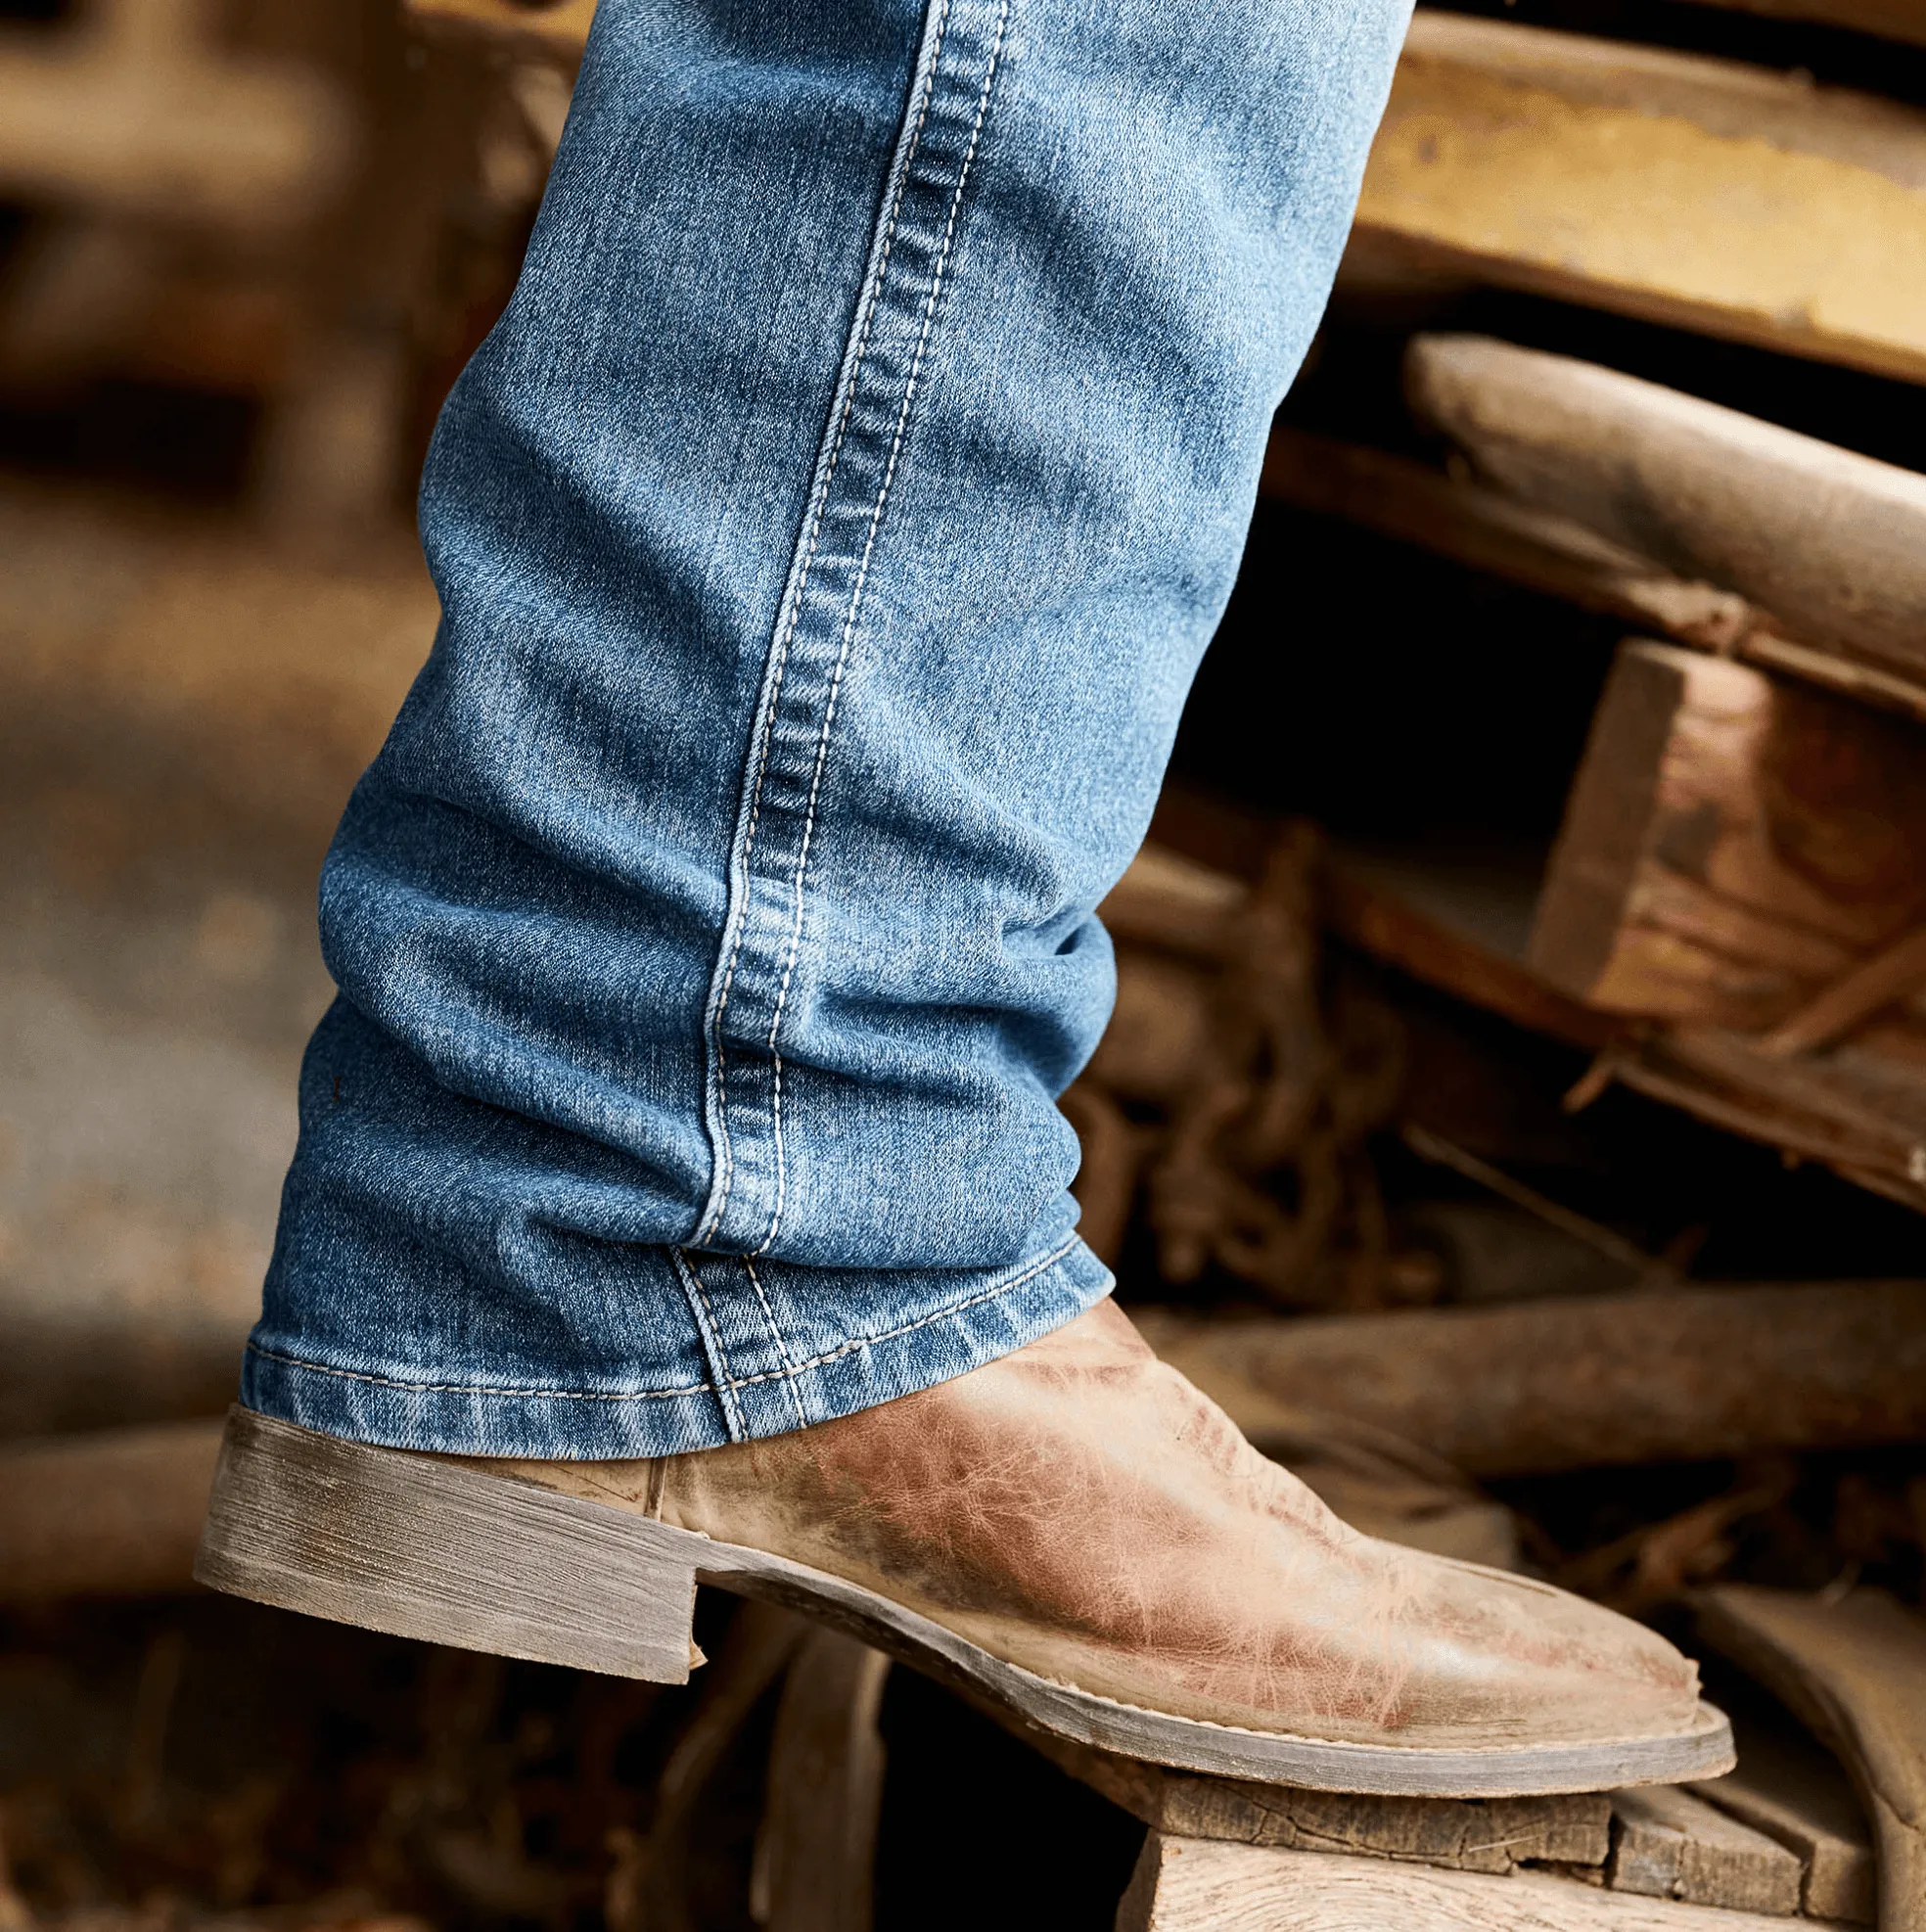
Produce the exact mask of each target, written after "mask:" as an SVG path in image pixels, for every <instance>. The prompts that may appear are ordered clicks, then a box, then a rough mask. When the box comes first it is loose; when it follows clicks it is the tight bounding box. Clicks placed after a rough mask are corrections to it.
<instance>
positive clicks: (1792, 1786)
mask: <svg viewBox="0 0 1926 1932" xmlns="http://www.w3.org/2000/svg"><path fill="white" fill-rule="evenodd" d="M1691 1789H1692V1790H1694V1791H1696V1792H1697V1793H1698V1794H1699V1796H1700V1797H1702V1798H1705V1799H1708V1800H1709V1801H1710V1802H1711V1803H1713V1804H1715V1805H1717V1806H1718V1807H1719V1809H1720V1811H1722V1812H1728V1813H1730V1815H1731V1816H1732V1817H1735V1818H1738V1819H1740V1820H1741V1821H1742V1822H1744V1823H1746V1824H1749V1825H1751V1826H1752V1827H1753V1828H1754V1829H1755V1830H1757V1831H1763V1832H1765V1835H1766V1836H1767V1837H1768V1838H1774V1839H1776V1840H1777V1841H1778V1842H1779V1843H1780V1844H1781V1845H1783V1846H1784V1847H1785V1848H1786V1849H1787V1850H1788V1851H1789V1852H1791V1853H1792V1854H1793V1855H1794V1856H1795V1857H1796V1858H1797V1859H1798V1860H1799V1861H1800V1863H1801V1865H1802V1866H1803V1868H1804V1876H1803V1882H1802V1886H1801V1891H1800V1907H1801V1909H1802V1910H1804V1912H1805V1913H1806V1915H1807V1916H1808V1917H1809V1918H1830V1919H1837V1920H1843V1921H1845V1922H1846V1923H1848V1924H1853V1925H1870V1924H1871V1923H1872V1922H1873V1919H1874V1917H1875V1916H1876V1913H1877V1897H1878V1895H1877V1884H1876V1880H1877V1868H1876V1866H1875V1864H1874V1862H1873V1854H1872V1841H1871V1837H1870V1834H1869V1833H1868V1831H1867V1828H1866V1821H1865V1816H1864V1814H1863V1813H1862V1812H1861V1811H1860V1809H1859V1807H1858V1805H1857V1803H1856V1802H1855V1801H1854V1797H1853V1793H1852V1789H1851V1787H1850V1786H1849V1785H1848V1784H1847V1782H1846V1779H1845V1777H1844V1775H1843V1774H1842V1772H1841V1771H1840V1770H1839V1768H1838V1766H1837V1765H1836V1764H1834V1763H1833V1761H1832V1760H1831V1759H1829V1758H1828V1757H1826V1755H1825V1754H1824V1753H1823V1752H1822V1751H1819V1750H1817V1749H1816V1747H1814V1746H1811V1744H1809V1743H1808V1742H1807V1741H1806V1740H1805V1738H1804V1737H1800V1738H1798V1739H1797V1740H1795V1739H1793V1738H1790V1737H1780V1736H1776V1735H1767V1734H1761V1733H1757V1732H1754V1731H1752V1730H1748V1731H1747V1732H1746V1734H1745V1735H1744V1736H1743V1737H1742V1738H1741V1740H1740V1749H1739V1765H1738V1769H1737V1770H1736V1771H1727V1772H1726V1774H1725V1775H1724V1776H1723V1777H1715V1778H1709V1779H1707V1780H1706V1781H1705V1782H1704V1783H1702V1784H1695V1785H1693V1786H1692V1787H1691Z"/></svg>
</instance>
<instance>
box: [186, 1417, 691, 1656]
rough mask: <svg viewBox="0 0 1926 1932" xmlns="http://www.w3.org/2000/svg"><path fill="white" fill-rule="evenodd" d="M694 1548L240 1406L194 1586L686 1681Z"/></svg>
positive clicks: (680, 1537)
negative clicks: (278, 1420) (197, 1582)
mask: <svg viewBox="0 0 1926 1932" xmlns="http://www.w3.org/2000/svg"><path fill="white" fill-rule="evenodd" d="M703 1542H704V1539H702V1538H700V1537H695V1536H692V1535H690V1534H689V1533H688V1532H687V1531H684V1530H675V1529H670V1528H669V1527H667V1526H666V1525H665V1524H662V1523H656V1522H651V1521H648V1520H646V1519H644V1518H640V1517H635V1516H630V1515H626V1514H624V1513H623V1512H620V1511H618V1510H614V1509H610V1508H607V1507H604V1506H601V1505H598V1504H595V1503H590V1502H583V1501H581V1500H579V1499H578V1498H576V1497H573V1496H566V1495H556V1494H555V1493H554V1492H553V1491H550V1490H544V1489H540V1488H537V1487H536V1486H535V1485H533V1484H531V1483H521V1482H515V1481H512V1480H510V1479H509V1478H506V1477H502V1476H491V1475H485V1474H483V1473H482V1472H481V1471H480V1470H476V1469H470V1468H468V1467H465V1466H464V1465H463V1464H461V1463H458V1462H449V1461H444V1460H442V1459H441V1458H439V1457H436V1456H429V1455H417V1454H411V1453H408V1452H405V1451H402V1450H398V1449H371V1448H369V1447H368V1446H367V1445H365V1444H362V1443H349V1442H343V1441H341V1440H339V1439H338V1438H336V1437H333V1436H323V1435H318V1434H316V1433H315V1432H314V1431H313V1430H311V1429H301V1428H297V1427H295V1426H294V1425H293V1424H291V1423H286V1422H277V1421H275V1420H273V1419H272V1418H270V1417H268V1416H264V1415H257V1414H255V1413H254V1412H253V1411H252V1410H251V1409H245V1408H239V1407H237V1408H233V1409H230V1410H229V1411H228V1418H227V1433H226V1435H225V1437H224V1438H223V1440H222V1443H221V1452H220V1462H219V1465H218V1467H217V1468H216V1469H215V1472H214V1487H213V1494H212V1495H211V1496H210V1497H209V1499H208V1504H207V1522H206V1528H205V1529H204V1530H203V1532H202V1535H201V1553H200V1556H199V1558H198V1559H197V1561H196V1563H195V1566H194V1574H195V1576H196V1578H197V1579H198V1580H199V1581H200V1582H202V1583H204V1584H207V1585H209V1586H211V1587H213V1588H215V1589H219V1590H226V1591H229V1592H230V1593H231V1594H233V1595H236V1596H247V1597H252V1598H253V1599H254V1600H255V1601H256V1602H260V1603H272V1604H275V1605H277V1606H279V1607H280V1608H281V1609H284V1610H298V1611H301V1612H304V1613H305V1614H306V1615H308V1616H310V1617H328V1618H332V1619H333V1620H334V1621H336V1622H338V1623H345V1624H359V1625H362V1626H364V1627H365V1628H367V1629H370V1630H378V1631H389V1632H391V1633H393V1634H395V1635H396V1636H412V1637H420V1638H422V1639H424V1640H425V1641H427V1642H430V1643H451V1644H457V1645H459V1646H461V1647H462V1648H464V1649H468V1650H487V1651H492V1652H494V1653H496V1654H497V1655H499V1656H505V1657H527V1658H532V1659H534V1660H535V1661H536V1662H538V1663H544V1664H566V1665H571V1666H573V1668H575V1669H577V1670H584V1671H601V1672H605V1673H607V1674H608V1675H610V1676H613V1677H625V1678H643V1679H648V1680H649V1681H650V1682H652V1683H685V1682H687V1681H688V1677H689V1667H690V1664H691V1662H692V1661H693V1650H692V1643H691V1637H690V1624H691V1619H692V1617H693V1614H694V1610H695V1596H696V1573H695V1566H694V1562H693V1560H692V1557H693V1554H694V1552H695V1551H696V1550H698V1549H700V1548H701V1547H702V1545H703Z"/></svg>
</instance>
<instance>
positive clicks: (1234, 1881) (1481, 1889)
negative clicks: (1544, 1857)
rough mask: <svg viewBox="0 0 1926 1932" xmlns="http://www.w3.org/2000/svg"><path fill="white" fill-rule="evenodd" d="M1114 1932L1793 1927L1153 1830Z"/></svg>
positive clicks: (1741, 1931)
mask: <svg viewBox="0 0 1926 1932" xmlns="http://www.w3.org/2000/svg"><path fill="white" fill-rule="evenodd" d="M1117 1932H1786V1922H1785V1920H1784V1919H1783V1918H1778V1917H1771V1916H1767V1915H1766V1914H1765V1913H1762V1912H1752V1911H1731V1910H1724V1909H1718V1908H1714V1907H1706V1906H1694V1905H1686V1904H1683V1903H1681V1902H1679V1901H1676V1900H1673V1899H1644V1898H1638V1897H1636V1896H1634V1895H1633V1894H1631V1893H1628V1892H1608V1891H1599V1890H1594V1889H1593V1888H1592V1887H1590V1886H1588V1885H1583V1884H1575V1883H1574V1882H1573V1881H1572V1880H1571V1879H1569V1878H1553V1877H1547V1876H1543V1875H1541V1874H1539V1873H1536V1872H1518V1873H1514V1874H1513V1875H1512V1876H1511V1877H1508V1878H1494V1877H1490V1876H1489V1875H1487V1874H1486V1873H1483V1872H1472V1871H1436V1870H1430V1869H1427V1868H1425V1867H1422V1866H1418V1865H1408V1864H1393V1863H1386V1862H1384V1861H1382V1860H1377V1859H1345V1858H1329V1857H1326V1856H1325V1855H1323V1854H1321V1853H1317V1852H1297V1851H1282V1850H1272V1849H1270V1848H1267V1847H1263V1846H1256V1845H1230V1844H1219V1843H1211V1842H1209V1841H1207V1840H1203V1839H1195V1838H1173V1837H1170V1836H1169V1835H1168V1834H1166V1833H1164V1832H1161V1831H1152V1832H1151V1833H1150V1834H1149V1835H1148V1836H1147V1837H1146V1838H1145V1840H1144V1848H1143V1852H1142V1854H1141V1856H1140V1857H1139V1858H1138V1860H1137V1867H1136V1871H1135V1873H1134V1874H1133V1875H1132V1877H1131V1880H1130V1886H1129V1889H1128V1891H1126V1892H1125V1893H1124V1895H1123V1903H1122V1905H1120V1906H1119V1908H1118V1911H1117Z"/></svg>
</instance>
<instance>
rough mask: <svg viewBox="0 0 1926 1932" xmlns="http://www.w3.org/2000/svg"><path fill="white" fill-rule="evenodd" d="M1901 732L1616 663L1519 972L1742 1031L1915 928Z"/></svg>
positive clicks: (1924, 899) (1788, 1009)
mask: <svg viewBox="0 0 1926 1932" xmlns="http://www.w3.org/2000/svg"><path fill="white" fill-rule="evenodd" d="M1922 749H1923V748H1922V745H1921V742H1920V739H1919V737H1918V734H1917V732H1916V731H1915V730H1914V729H1912V728H1911V727H1909V726H1903V725H1901V724H1899V723H1897V722H1896V721H1894V720H1890V719H1887V718H1882V717H1877V716H1874V715H1873V714H1872V713H1868V712H1865V711H1863V710H1862V709H1860V708H1859V707H1857V706H1855V705H1852V704H1850V703H1848V702H1846V701H1844V700H1841V699H1837V698H1834V697H1831V696H1829V695H1827V694H1825V693H1822V692H1816V691H1811V690H1810V689H1806V688H1804V687H1801V686H1797V685H1793V684H1791V683H1788V682H1786V681H1784V680H1779V679H1774V678H1771V677H1768V676H1766V675H1765V673H1763V672H1761V671H1759V670H1757V669H1755V668H1753V667H1750V666H1747V665H1739V664H1732V663H1729V662H1726V661H1724V660H1721V659H1717V658H1712V657H1707V656H1704V655H1702V654H1699V653H1696V652H1691V651H1683V650H1678V649H1676V648H1674V647H1673V646H1670V645H1662V644H1649V643H1642V642H1638V643H1630V644H1628V645H1626V646H1624V647H1623V649H1622V650H1621V652H1620V654H1619V658H1618V662H1617V664H1616V665H1615V666H1614V668H1613V671H1612V675H1611V677H1610V679H1609V681H1608V682H1607V684H1606V687H1605V692H1604V695H1603V697H1602V698H1601V700H1600V702H1599V708H1598V712H1597V714H1596V716H1595V718H1594V721H1593V725H1592V732H1591V737H1590V741H1589V742H1588V744H1587V746H1586V748H1585V754H1584V758H1583V760H1582V764H1581V766H1580V770H1579V775H1578V779H1577V782H1576V783H1575V785H1574V787H1573V790H1572V795H1571V798H1570V801H1569V803H1568V805H1567V807H1566V815H1565V823H1564V826H1563V828H1562V829H1561V830H1560V833H1559V836H1558V841H1557V844H1556V845H1555V846H1554V848H1553V851H1552V856H1551V864H1550V867H1549V870H1548V871H1547V873H1546V877H1545V884H1544V890H1543V893H1542V895H1541V897H1540V898H1539V901H1538V909H1537V916H1536V920H1535V922H1534V925H1533V929H1532V939H1531V944H1530V948H1529V950H1528V953H1527V959H1528V962H1529V963H1530V965H1531V966H1532V968H1533V970H1534V971H1535V972H1536V973H1537V974H1538V975H1539V977H1540V978H1542V979H1544V980H1546V981H1548V982H1549V983H1550V984H1551V985H1553V986H1555V987H1557V988H1559V989H1561V990H1562V991H1564V992H1566V993H1569V994H1570V995H1571V996H1572V997H1573V998H1575V999H1579V1000H1582V1001H1583V1002H1584V1003H1585V1004H1586V1005H1590V1006H1595V1007H1599V1008H1602V1009H1604V1010H1605V1011H1608V1012H1614V1013H1625V1014H1637V1015H1641V1016H1646V1017H1650V1018H1655V1019H1664V1020H1671V1021H1675V1022H1679V1023H1683V1024H1687V1025H1693V1026H1703V1027H1719V1028H1725V1029H1730V1030H1735V1031H1738V1032H1742V1033H1759V1032H1761V1031H1763V1030H1765V1029H1767V1028H1770V1027H1773V1026H1776V1025H1778V1024H1779V1023H1781V1022H1783V1021H1786V1020H1789V1019H1790V1018H1791V1017H1792V1016H1793V1015H1794V1014H1796V1013H1798V1012H1799V1011H1800V1010H1801V1009H1802V1008H1804V1007H1807V1006H1808V1005H1809V1004H1810V1003H1811V1001H1812V1000H1813V999H1814V998H1815V997H1816V996H1817V995H1818V994H1820V993H1821V992H1823V991H1825V990H1826V989H1828V988H1830V987H1832V986H1834V985H1835V984H1836V983H1838V982H1840V981H1842V980H1844V979H1845V978H1846V976H1847V975H1848V974H1850V973H1851V972H1852V971H1853V970H1854V969H1855V968H1856V967H1857V966H1858V965H1860V964H1861V962H1863V961H1864V960H1866V959H1868V958H1870V957H1872V956H1873V955H1876V954H1878V953H1879V952H1881V951H1882V950H1883V949H1885V948H1886V947H1889V946H1891V945H1892V944H1893V943H1894V942H1895V941H1897V940H1900V939H1903V938H1904V937H1905V935H1906V934H1907V933H1908V932H1909V931H1910V930H1911V929H1912V928H1913V927H1914V926H1915V925H1916V924H1917V923H1918V922H1919V920H1920V918H1921V916H1922V914H1923V913H1926V757H1922V755H1921V754H1922Z"/></svg>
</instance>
